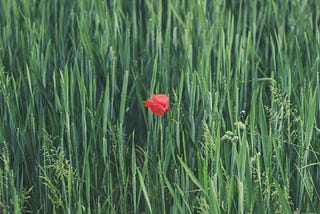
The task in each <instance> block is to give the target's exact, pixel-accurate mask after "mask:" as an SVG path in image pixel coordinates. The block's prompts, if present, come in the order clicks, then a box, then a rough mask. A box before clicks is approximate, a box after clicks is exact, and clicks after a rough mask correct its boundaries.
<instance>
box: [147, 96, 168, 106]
mask: <svg viewBox="0 0 320 214" xmlns="http://www.w3.org/2000/svg"><path fill="white" fill-rule="evenodd" d="M151 98H152V100H153V101H154V102H157V103H161V104H166V105H168V102H169V98H168V96H167V95H165V94H151Z"/></svg>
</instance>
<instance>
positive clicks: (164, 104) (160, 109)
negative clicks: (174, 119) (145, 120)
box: [144, 94, 170, 116]
mask: <svg viewBox="0 0 320 214" xmlns="http://www.w3.org/2000/svg"><path fill="white" fill-rule="evenodd" d="M168 103H169V98H168V96H167V95H165V94H151V100H147V101H146V102H145V103H144V106H145V107H148V108H150V110H151V111H152V113H154V114H155V115H157V116H162V115H163V114H164V113H165V112H166V111H167V110H169V109H170V106H169V104H168Z"/></svg>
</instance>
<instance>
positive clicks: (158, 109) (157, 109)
mask: <svg viewBox="0 0 320 214" xmlns="http://www.w3.org/2000/svg"><path fill="white" fill-rule="evenodd" d="M149 108H150V110H151V111H152V113H154V114H155V115H158V116H161V115H163V114H164V113H165V112H166V109H165V108H164V107H163V106H162V105H159V104H155V103H153V104H151V105H150V106H149Z"/></svg>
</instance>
